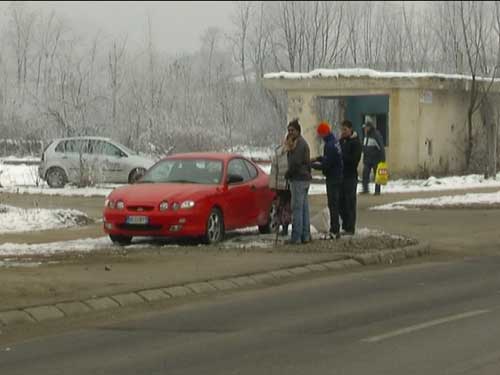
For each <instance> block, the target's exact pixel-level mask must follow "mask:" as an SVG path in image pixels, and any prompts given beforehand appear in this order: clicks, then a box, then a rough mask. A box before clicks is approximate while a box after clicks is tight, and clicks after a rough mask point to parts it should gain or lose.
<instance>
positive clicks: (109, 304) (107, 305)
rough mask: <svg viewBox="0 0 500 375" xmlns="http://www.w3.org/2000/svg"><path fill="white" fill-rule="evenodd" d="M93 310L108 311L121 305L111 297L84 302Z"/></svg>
mask: <svg viewBox="0 0 500 375" xmlns="http://www.w3.org/2000/svg"><path fill="white" fill-rule="evenodd" d="M84 302H85V303H86V304H87V305H88V306H89V307H90V308H91V309H92V310H96V311H98V310H106V309H111V308H114V307H119V306H120V305H119V304H118V303H117V302H115V301H113V300H112V299H111V298H109V297H102V298H92V299H88V300H86V301H84Z"/></svg>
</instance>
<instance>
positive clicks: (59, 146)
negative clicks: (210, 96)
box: [54, 141, 67, 152]
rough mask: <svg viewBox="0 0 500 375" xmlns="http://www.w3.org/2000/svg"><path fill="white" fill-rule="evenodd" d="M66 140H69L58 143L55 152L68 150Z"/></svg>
mask: <svg viewBox="0 0 500 375" xmlns="http://www.w3.org/2000/svg"><path fill="white" fill-rule="evenodd" d="M66 142H67V141H61V142H59V143H58V144H57V146H56V148H55V149H54V151H55V152H64V151H65V150H66Z"/></svg>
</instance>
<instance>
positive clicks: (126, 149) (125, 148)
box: [115, 142, 139, 155]
mask: <svg viewBox="0 0 500 375" xmlns="http://www.w3.org/2000/svg"><path fill="white" fill-rule="evenodd" d="M115 143H116V144H117V145H118V146H119V147H120V148H121V149H122V150H123V151H125V152H126V153H127V154H128V155H139V154H138V153H137V152H135V151H134V150H131V149H130V148H128V147H127V146H125V145H122V144H121V143H118V142H115Z"/></svg>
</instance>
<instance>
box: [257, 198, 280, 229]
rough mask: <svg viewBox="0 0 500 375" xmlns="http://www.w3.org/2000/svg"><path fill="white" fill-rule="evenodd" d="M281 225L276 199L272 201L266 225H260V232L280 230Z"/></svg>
mask: <svg viewBox="0 0 500 375" xmlns="http://www.w3.org/2000/svg"><path fill="white" fill-rule="evenodd" d="M279 227H280V223H279V218H278V202H277V201H276V200H274V201H273V202H272V203H271V207H269V216H268V219H267V223H266V224H264V225H259V233H262V234H265V233H271V232H272V233H276V232H278V230H279Z"/></svg>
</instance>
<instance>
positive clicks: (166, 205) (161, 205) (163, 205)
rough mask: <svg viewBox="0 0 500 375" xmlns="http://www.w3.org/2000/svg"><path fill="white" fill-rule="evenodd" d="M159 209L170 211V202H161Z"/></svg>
mask: <svg viewBox="0 0 500 375" xmlns="http://www.w3.org/2000/svg"><path fill="white" fill-rule="evenodd" d="M159 208H160V211H166V210H168V202H167V201H163V202H161V203H160V206H159Z"/></svg>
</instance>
